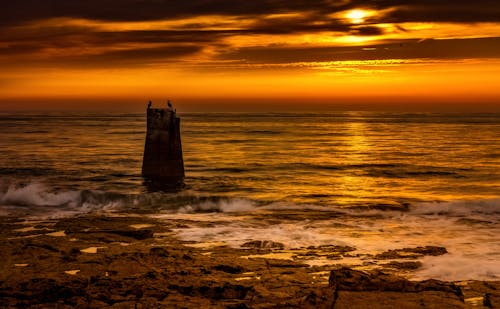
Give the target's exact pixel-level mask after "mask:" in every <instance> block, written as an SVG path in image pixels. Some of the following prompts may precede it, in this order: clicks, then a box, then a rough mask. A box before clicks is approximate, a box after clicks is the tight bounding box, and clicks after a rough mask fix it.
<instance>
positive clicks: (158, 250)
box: [149, 247, 170, 257]
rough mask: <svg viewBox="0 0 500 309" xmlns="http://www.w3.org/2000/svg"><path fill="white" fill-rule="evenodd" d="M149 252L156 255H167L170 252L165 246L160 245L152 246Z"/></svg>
mask: <svg viewBox="0 0 500 309" xmlns="http://www.w3.org/2000/svg"><path fill="white" fill-rule="evenodd" d="M149 254H151V255H156V256H159V257H168V256H170V254H169V253H168V251H167V250H166V249H165V248H162V247H154V248H151V249H150V250H149Z"/></svg>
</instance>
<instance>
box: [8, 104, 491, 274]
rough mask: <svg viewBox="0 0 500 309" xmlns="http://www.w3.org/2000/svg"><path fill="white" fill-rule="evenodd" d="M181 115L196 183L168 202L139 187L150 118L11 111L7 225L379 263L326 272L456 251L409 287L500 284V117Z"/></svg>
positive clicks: (189, 175)
mask: <svg viewBox="0 0 500 309" xmlns="http://www.w3.org/2000/svg"><path fill="white" fill-rule="evenodd" d="M174 104H175V101H174ZM145 107H146V105H145V106H144V108H145ZM179 114H180V116H181V118H182V121H181V132H182V143H183V150H184V162H185V169H186V178H185V184H184V186H183V187H182V188H179V190H174V191H168V190H166V191H165V190H164V191H162V190H158V188H154V187H151V186H148V185H147V183H145V182H144V180H143V179H142V177H141V174H140V173H141V163H142V154H143V147H144V138H145V123H146V122H145V114H144V113H116V112H115V113H90V112H85V113H81V112H71V113H68V112H59V113H55V112H52V113H19V112H16V113H7V112H0V131H1V132H2V137H1V140H2V142H1V143H0V215H2V216H10V217H16V218H25V219H27V220H45V219H50V218H64V217H67V216H75V215H82V214H100V215H109V216H112V215H116V214H119V215H122V214H133V215H140V216H148V217H154V218H158V219H160V220H177V219H182V220H185V222H186V224H185V225H184V226H183V227H179V228H178V229H176V230H175V233H176V234H177V235H178V237H179V238H180V239H182V240H185V241H197V242H223V243H225V244H227V245H229V246H234V247H238V246H240V245H241V244H242V243H244V242H245V241H250V240H272V241H277V242H281V243H283V244H284V245H285V247H286V248H288V249H297V248H301V247H307V246H319V245H327V244H336V245H348V246H352V247H355V248H356V253H357V254H358V255H359V256H365V257H366V259H365V260H362V261H360V260H359V259H357V260H356V259H354V258H345V259H344V260H343V261H331V260H325V259H321V258H318V259H317V260H314V261H309V262H310V263H317V264H325V263H365V264H366V263H368V264H369V265H371V264H370V263H372V262H373V261H371V260H370V258H368V257H369V254H374V253H380V252H383V251H384V250H388V249H398V248H404V247H416V246H426V245H434V246H443V247H445V248H446V249H447V250H448V254H446V255H443V256H437V257H425V258H422V259H420V261H421V262H422V263H423V267H422V269H420V270H418V271H416V272H415V273H412V274H409V276H410V277H412V278H438V279H446V280H462V279H484V280H499V279H500V266H499V265H500V243H499V242H498V231H500V229H499V228H500V139H499V138H498V136H500V112H499V113H460V112H453V113H424V112H358V111H337V112H331V111H330V112H307V113H306V112H286V113H283V112H272V113H271V112H268V113H255V112H254V113H243V112H231V113H220V112H218V113H216V112H213V113H184V112H180V113H179ZM207 222H210V224H207ZM373 263H376V262H373ZM368 264H367V265H368ZM363 265H364V264H363Z"/></svg>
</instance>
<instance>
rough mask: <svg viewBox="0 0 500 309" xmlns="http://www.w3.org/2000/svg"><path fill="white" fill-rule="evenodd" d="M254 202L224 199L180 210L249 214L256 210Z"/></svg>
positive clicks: (187, 211) (187, 206)
mask: <svg viewBox="0 0 500 309" xmlns="http://www.w3.org/2000/svg"><path fill="white" fill-rule="evenodd" d="M255 208H256V205H255V203H254V202H252V201H250V200H247V199H227V200H226V199H223V200H219V201H215V202H214V201H206V202H202V203H198V204H193V205H186V206H183V207H181V208H179V210H178V212H179V213H196V212H249V211H253V210H255Z"/></svg>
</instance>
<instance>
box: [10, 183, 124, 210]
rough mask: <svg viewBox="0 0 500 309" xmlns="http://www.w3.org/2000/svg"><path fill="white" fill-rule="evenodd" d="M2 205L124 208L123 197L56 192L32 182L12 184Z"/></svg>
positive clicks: (75, 191) (95, 208) (66, 191)
mask: <svg viewBox="0 0 500 309" xmlns="http://www.w3.org/2000/svg"><path fill="white" fill-rule="evenodd" d="M0 205H4V206H9V207H13V206H14V207H21V208H29V209H33V207H36V208H38V210H40V209H41V208H47V209H49V208H52V209H57V210H58V211H65V210H79V211H80V212H89V211H93V210H109V209H113V208H117V207H119V206H122V196H121V195H119V194H112V193H106V192H99V191H91V190H65V191H54V190H52V189H51V188H49V187H48V186H47V185H45V184H43V183H40V182H32V183H29V184H25V185H23V184H10V185H8V186H7V188H6V189H5V190H1V191H0Z"/></svg>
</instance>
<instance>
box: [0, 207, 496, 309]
mask: <svg viewBox="0 0 500 309" xmlns="http://www.w3.org/2000/svg"><path fill="white" fill-rule="evenodd" d="M27 223H29V224H28V225H27ZM179 226H182V222H181V221H171V222H168V223H166V222H165V221H160V220H158V219H154V218H146V217H138V216H137V217H135V216H122V217H118V216H117V217H108V216H106V217H104V216H95V215H85V216H79V217H72V218H63V219H52V220H44V221H38V222H26V221H24V220H23V219H15V218H12V217H0V237H1V239H2V242H1V245H0V246H1V247H0V258H1V259H2V261H3V262H2V264H1V266H0V267H1V271H0V273H1V277H0V299H1V300H2V304H3V305H2V306H6V307H29V306H31V307H40V308H42V307H48V306H50V307H54V306H58V308H64V307H68V308H75V307H77V308H88V307H90V308H102V307H115V308H129V307H134V306H139V307H143V308H149V307H155V308H157V307H160V308H168V307H173V306H177V307H187V308H193V307H204V308H271V307H272V308H290V307H292V308H293V307H297V308H331V307H332V306H334V307H335V308H356V307H362V306H370V307H372V308H387V307H391V306H392V307H405V308H412V307H414V308H417V307H418V308H422V307H425V308H482V307H491V308H494V307H498V306H500V281H462V282H443V281H437V280H425V281H420V282H418V281H409V280H407V279H404V278H402V277H400V276H398V275H395V273H397V271H394V272H392V273H391V272H390V270H389V269H387V270H385V269H384V270H382V271H366V272H361V271H359V270H357V269H349V268H345V267H342V266H341V265H324V266H309V265H307V264H304V263H301V262H297V261H293V260H288V259H279V258H278V259H277V258H276V257H277V255H279V254H280V253H281V254H285V253H286V251H284V250H283V247H282V245H281V244H279V243H274V242H271V241H266V240H262V241H260V242H259V241H256V242H250V243H248V244H244V246H243V247H242V248H230V247H227V246H219V245H218V244H212V245H214V246H211V247H209V248H207V247H204V244H199V243H194V242H192V243H189V242H183V241H181V240H179V239H178V238H177V237H176V236H175V233H174V232H173V231H172V229H174V228H176V227H179ZM315 249H318V248H314V247H312V248H308V251H307V253H306V254H311V255H313V254H314V251H315ZM406 249H408V248H406ZM443 249H444V250H446V249H445V248H439V247H431V246H429V248H427V247H425V248H421V249H419V250H420V252H417V253H418V254H422V250H424V251H425V252H426V254H430V255H433V254H444V253H443ZM322 250H323V251H324V250H330V251H331V259H332V260H335V259H336V258H337V257H338V256H339V255H340V254H346V253H348V252H349V250H350V248H347V247H342V246H333V245H332V246H331V247H329V248H322ZM412 250H413V251H415V250H416V248H409V250H405V249H401V250H395V251H394V252H388V253H387V254H388V256H386V257H389V258H391V254H392V257H397V256H398V254H402V253H404V254H408V253H410V254H411V253H412ZM426 250H427V251H426ZM413 253H415V252H413ZM382 258H383V257H382ZM390 263H392V262H390ZM339 264H341V263H339ZM392 266H394V267H395V269H398V267H400V268H404V267H408V268H412V267H418V265H415V264H412V263H411V262H406V264H405V262H401V263H400V264H399V265H397V263H396V264H394V263H393V265H392Z"/></svg>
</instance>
